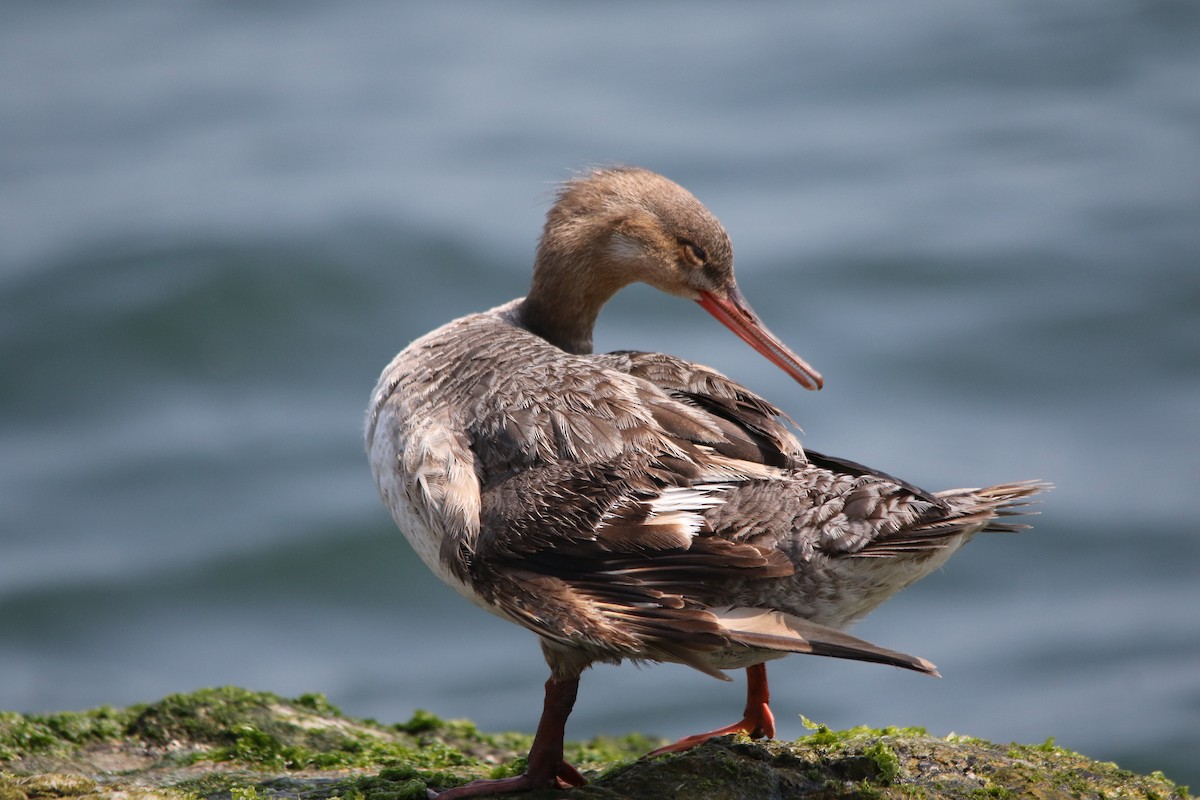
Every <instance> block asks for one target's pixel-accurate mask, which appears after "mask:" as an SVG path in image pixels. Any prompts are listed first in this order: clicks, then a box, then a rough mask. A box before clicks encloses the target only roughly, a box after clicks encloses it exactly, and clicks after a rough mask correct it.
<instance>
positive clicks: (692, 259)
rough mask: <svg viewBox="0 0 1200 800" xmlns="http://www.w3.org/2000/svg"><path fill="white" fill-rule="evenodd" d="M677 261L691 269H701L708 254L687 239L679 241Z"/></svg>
mask: <svg viewBox="0 0 1200 800" xmlns="http://www.w3.org/2000/svg"><path fill="white" fill-rule="evenodd" d="M679 260H680V261H682V262H683V263H685V264H690V265H691V266H693V267H702V266H704V264H705V263H706V262H707V261H708V253H706V252H704V248H703V247H701V246H700V245H698V244H696V243H695V242H689V241H688V240H687V239H680V240H679Z"/></svg>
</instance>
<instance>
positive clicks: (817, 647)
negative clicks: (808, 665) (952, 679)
mask: <svg viewBox="0 0 1200 800" xmlns="http://www.w3.org/2000/svg"><path fill="white" fill-rule="evenodd" d="M712 613H713V614H714V615H715V616H716V618H717V624H719V625H720V626H721V629H722V631H723V632H724V633H725V634H726V635H727V636H728V637H729V638H730V639H731V640H732V641H735V642H739V643H741V644H745V645H749V646H750V647H763V648H767V649H770V650H783V651H786V652H791V653H810V654H812V655H818V656H829V657H831V658H846V659H850V660H853V661H869V662H873V663H876V664H891V665H892V666H894V667H903V668H905V669H911V670H914V671H916V672H923V673H925V674H926V675H933V676H935V677H941V676H940V675H939V674H938V671H937V667H935V666H934V665H933V664H932V663H930V662H929V661H926V660H925V659H923V658H918V657H917V656H910V655H908V654H907V653H900V652H897V651H895V650H888V649H886V648H883V647H879V646H878V645H874V644H871V643H870V642H868V641H866V640H864V639H859V638H857V637H855V636H851V635H849V634H847V633H842V632H841V631H839V630H835V629H833V628H830V627H827V626H825V625H819V624H817V623H815V622H810V621H809V620H806V619H802V618H800V617H796V616H793V615H791V614H785V613H783V612H782V611H769V610H764V609H761V608H744V607H730V608H718V609H712Z"/></svg>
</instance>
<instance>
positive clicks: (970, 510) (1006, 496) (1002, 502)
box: [937, 480, 1054, 533]
mask: <svg viewBox="0 0 1200 800" xmlns="http://www.w3.org/2000/svg"><path fill="white" fill-rule="evenodd" d="M1053 488H1054V485H1053V484H1051V483H1047V482H1045V481H1037V480H1034V481H1016V482H1014V483H999V484H996V485H995V486H989V487H987V488H986V489H948V490H946V491H944V492H938V493H937V496H938V498H940V499H941V500H944V501H945V502H946V503H948V504H949V505H950V506H951V507H952V508H955V509H956V510H958V511H959V512H960V513H959V515H957V516H956V517H955V518H954V521H955V522H956V523H957V524H959V525H964V524H966V525H969V524H970V523H971V522H973V521H975V522H979V523H983V524H984V527H983V528H982V529H981V530H980V532H981V533H1012V532H1014V531H1021V530H1025V529H1027V528H1029V527H1030V526H1029V525H1028V524H1027V523H1024V522H1013V521H1012V518H1013V517H1027V516H1032V515H1034V514H1037V513H1038V512H1036V511H1030V510H1029V508H1028V507H1029V506H1030V505H1031V504H1032V503H1035V502H1036V501H1035V500H1034V499H1033V497H1034V496H1035V495H1037V494H1040V493H1042V492H1048V491H1050V490H1051V489H1053Z"/></svg>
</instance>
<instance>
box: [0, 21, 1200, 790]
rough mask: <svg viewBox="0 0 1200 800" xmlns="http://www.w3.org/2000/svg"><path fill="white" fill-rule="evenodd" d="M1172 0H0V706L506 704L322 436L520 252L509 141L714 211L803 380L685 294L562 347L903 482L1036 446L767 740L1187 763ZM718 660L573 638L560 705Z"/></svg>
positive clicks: (470, 620)
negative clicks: (1019, 746) (237, 698)
mask: <svg viewBox="0 0 1200 800" xmlns="http://www.w3.org/2000/svg"><path fill="white" fill-rule="evenodd" d="M1197 41H1200V6H1196V5H1195V4H1191V3H1186V2H1159V3H1138V4H1134V3H1096V2H1083V0H1080V1H1079V2H1065V3H1054V4H1049V3H1035V2H1013V3H1004V4H991V5H982V4H963V3H953V2H949V0H945V1H942V0H912V1H911V2H907V3H903V4H896V3H887V2H883V1H882V0H879V1H878V2H846V3H837V4H810V3H794V4H793V3H764V4H757V5H753V6H749V5H738V6H736V7H734V6H730V7H720V6H713V5H707V4H706V5H700V6H697V5H695V4H690V3H683V2H675V3H654V4H649V5H641V4H607V5H603V6H601V5H598V4H596V5H590V4H552V3H535V2H527V3H520V4H506V5H504V6H503V7H501V6H498V5H483V4H444V5H438V6H434V5H433V4H429V5H416V4H405V5H401V4H393V3H384V2H377V3H359V4H354V5H353V6H347V5H344V4H317V3H256V4H235V3H206V4H199V3H195V4H182V3H179V4H162V3H144V4H128V3H106V4H84V3H56V4H47V3H39V2H31V1H29V0H27V1H26V2H8V3H5V4H3V5H2V6H0V369H2V373H0V374H2V378H0V708H5V709H14V710H20V711H26V712H45V711H52V710H59V709H78V708H85V707H90V706H95V705H100V704H106V703H107V704H113V705H122V704H127V703H134V702H142V701H149V700H153V699H156V698H158V697H160V696H162V695H163V694H165V693H169V692H176V691H189V690H192V689H195V688H197V687H201V686H211V685H218V684H224V683H235V684H240V685H244V686H248V687H252V688H257V689H267V690H272V691H276V692H279V693H281V694H299V693H302V692H306V691H320V692H324V693H326V694H327V695H328V696H329V698H330V699H331V700H332V701H333V702H335V703H337V704H338V705H340V706H342V707H343V708H344V709H345V710H346V711H347V712H349V713H352V714H356V715H361V716H370V717H374V718H377V719H380V720H384V721H395V720H402V719H405V718H407V716H408V715H409V714H410V713H411V712H412V710H413V709H414V708H416V707H424V708H428V709H430V710H432V711H434V712H436V713H438V714H442V715H447V716H470V717H472V718H474V719H476V720H477V721H478V722H479V723H480V724H481V725H482V726H483V727H484V728H487V729H521V730H532V728H533V726H534V724H535V719H536V714H537V712H538V710H539V708H540V692H541V684H542V682H543V680H544V678H545V667H544V665H543V663H542V661H541V657H540V654H539V652H538V649H537V647H536V643H535V641H534V639H533V637H532V636H531V635H530V634H527V633H525V632H523V631H521V630H519V629H516V628H513V627H511V626H508V625H506V624H505V623H503V622H501V621H499V620H495V619H492V618H491V617H489V616H487V615H485V614H482V613H480V612H478V611H477V610H476V609H474V608H472V607H470V606H469V605H468V604H467V603H465V602H464V601H461V600H459V599H458V598H457V597H456V596H455V595H453V594H452V593H451V592H449V591H448V590H447V589H445V588H443V587H442V586H441V585H440V584H438V583H437V582H436V580H435V579H433V578H432V577H430V576H429V575H428V574H427V573H426V572H425V571H424V569H423V567H421V565H420V564H419V562H418V561H417V559H416V558H415V557H414V556H413V554H412V553H411V552H410V551H409V550H408V548H407V546H406V545H405V543H404V541H403V539H402V537H401V536H400V535H399V533H397V532H396V531H395V530H394V528H393V526H392V523H391V522H390V520H389V519H388V518H387V516H386V514H385V513H384V511H383V509H382V507H381V506H380V504H379V502H378V500H377V498H376V497H375V493H374V488H373V486H372V482H371V478H370V475H369V472H368V469H367V466H366V463H365V459H364V457H363V455H362V448H361V444H360V434H361V421H362V413H363V408H364V406H365V403H366V399H367V395H368V393H369V391H370V389H371V387H372V386H373V384H374V381H375V378H376V376H377V375H378V373H379V370H380V369H381V368H382V367H383V365H384V364H385V363H386V362H387V361H388V359H389V358H390V357H391V355H392V354H393V353H394V352H396V351H397V350H399V349H400V348H401V347H402V346H403V345H404V344H406V343H407V342H408V341H409V340H410V339H412V338H414V337H416V336H418V335H420V334H422V333H424V332H425V331H427V330H429V329H430V328H432V327H434V326H436V325H438V324H440V323H441V322H443V321H446V320H448V319H450V318H452V317H454V316H457V315H460V314H463V313H467V312H470V311H475V310H479V309H483V308H487V307H490V306H492V305H495V304H498V303H500V302H502V301H505V300H507V299H509V298H511V297H514V296H517V295H520V294H522V293H523V292H524V289H525V285H526V281H527V279H528V271H529V265H530V260H531V254H532V250H533V247H534V244H535V241H536V237H537V234H538V232H539V229H540V225H541V219H542V215H543V214H544V211H545V207H546V202H547V197H548V195H549V193H550V191H551V190H552V187H553V184H554V182H555V181H557V180H560V179H562V178H564V177H566V176H567V175H569V174H570V172H571V170H573V169H577V168H580V167H583V166H586V165H588V164H592V163H603V162H614V161H620V162H627V163H634V164H640V165H643V166H647V167H650V168H653V169H656V170H658V171H660V172H663V173H665V174H667V175H669V176H670V177H672V178H674V179H675V180H677V181H679V182H681V183H683V184H684V185H686V186H687V187H689V188H690V189H692V190H693V191H694V192H695V193H696V194H697V195H698V196H699V197H700V198H701V199H702V200H703V201H704V202H705V203H706V204H707V205H708V206H709V207H710V208H712V209H713V211H714V212H715V213H716V214H717V215H718V216H719V217H720V218H721V219H722V220H723V222H724V223H725V225H726V227H727V228H728V229H729V231H730V233H731V235H732V237H733V240H734V244H735V247H736V250H737V263H738V269H739V275H740V277H741V284H742V289H743V290H744V291H745V293H746V294H747V295H748V296H749V297H750V299H751V300H752V302H753V303H754V305H755V307H756V308H757V310H758V311H759V313H760V314H761V315H762V316H763V317H764V318H765V319H766V321H767V322H768V324H769V325H770V326H771V328H772V329H773V330H774V331H775V332H776V333H778V334H779V335H780V336H781V337H782V338H783V339H784V340H785V341H787V342H789V343H790V344H791V345H792V346H793V347H794V349H796V350H797V351H798V352H799V353H801V354H802V355H803V356H805V357H806V358H807V359H809V360H810V361H811V362H812V363H813V364H814V365H815V366H816V367H817V368H818V369H820V370H821V371H822V372H823V373H824V374H825V377H826V379H827V388H826V389H825V390H824V391H822V392H820V393H819V394H811V393H804V392H802V391H800V390H799V389H798V388H797V387H795V385H794V384H791V383H790V382H789V381H788V379H787V378H786V376H784V375H783V374H782V373H779V372H778V371H777V370H775V369H774V368H772V367H771V366H770V365H769V364H768V363H766V362H765V361H763V360H761V359H758V358H756V357H755V356H753V354H752V353H751V352H750V351H749V350H747V349H746V348H745V346H744V345H743V344H742V343H740V342H739V341H737V340H736V339H734V338H733V337H731V336H729V335H728V334H727V333H726V332H725V331H724V329H722V328H721V327H720V326H718V325H716V324H714V323H713V322H712V321H711V320H710V319H709V318H708V317H707V316H706V315H704V314H703V313H701V312H700V311H699V310H698V309H696V308H695V307H694V305H693V304H690V303H684V302H681V301H677V300H673V299H670V298H665V297H662V296H659V295H657V294H656V293H654V292H652V291H651V290H649V289H646V288H644V287H640V288H633V289H631V290H628V291H627V292H625V293H623V294H622V295H621V296H619V297H618V298H617V299H616V300H615V301H614V302H613V304H612V306H611V307H610V308H609V309H608V310H607V312H606V314H605V316H604V317H603V318H602V321H601V327H600V330H599V331H598V337H597V341H598V345H599V346H600V347H602V348H604V349H619V348H640V349H654V350H662V351H667V352H672V353H676V354H679V355H682V356H686V357H690V358H693V359H696V360H700V361H703V362H705V363H708V364H711V365H713V366H715V367H717V368H719V369H722V370H724V371H726V372H728V373H729V374H731V375H733V376H734V377H736V378H737V379H739V380H741V381H743V382H744V383H746V384H748V385H749V386H751V387H753V388H755V389H756V390H758V391H760V392H761V393H763V394H765V395H766V396H768V397H770V398H771V399H773V400H776V401H777V402H779V403H780V404H781V405H782V406H783V407H784V408H785V409H786V410H787V411H788V412H789V413H790V414H791V415H792V416H793V417H795V418H796V419H797V420H798V421H799V422H800V423H801V424H802V425H803V426H804V428H805V430H806V437H805V441H806V442H807V443H809V444H810V445H811V446H812V447H814V449H819V450H822V451H825V452H831V453H837V454H840V455H844V456H847V457H850V458H853V459H856V460H859V461H864V462H867V463H871V464H874V465H876V466H878V467H880V468H883V469H886V470H888V471H890V472H893V473H897V474H900V475H902V476H903V477H905V478H908V479H910V480H912V481H914V482H916V483H919V484H921V485H924V486H927V487H928V488H931V489H941V488H948V487H951V486H960V485H964V484H965V485H980V484H985V483H989V482H998V481H1003V480H1014V479H1022V478H1042V479H1047V480H1052V481H1054V482H1055V483H1056V484H1057V486H1058V488H1057V490H1056V491H1055V492H1054V493H1053V494H1052V495H1050V496H1049V497H1048V498H1047V499H1046V500H1045V502H1044V503H1043V504H1042V505H1041V506H1040V510H1041V512H1042V514H1041V516H1040V517H1038V518H1037V520H1036V522H1037V526H1036V529H1035V530H1034V531H1033V532H1030V533H1027V534H1020V535H1015V536H997V537H992V538H985V539H982V540H976V541H975V542H973V543H972V544H971V546H970V547H969V548H967V549H966V550H965V551H963V552H962V553H960V554H959V555H958V556H956V557H955V559H954V560H953V561H952V562H951V563H950V564H949V565H948V566H947V568H946V569H945V570H944V571H942V572H941V573H939V574H936V575H934V576H931V577H930V578H928V579H927V580H925V581H924V582H922V583H921V584H919V585H918V586H915V587H913V588H911V589H909V590H908V591H907V592H905V593H904V594H903V595H901V596H900V597H897V598H895V599H894V600H893V601H892V602H891V603H890V604H889V605H887V606H885V607H884V608H882V609H880V610H879V611H878V612H876V613H875V614H874V615H873V616H872V617H870V618H869V619H868V620H866V621H865V622H864V623H863V624H861V625H860V626H859V627H858V628H857V632H858V633H860V634H861V635H863V636H864V637H866V638H868V639H872V640H874V641H877V642H879V643H880V644H883V645H886V646H890V647H894V648H897V649H902V650H905V651H908V652H912V653H916V654H918V655H921V656H925V657H927V658H929V659H931V660H933V661H935V662H936V663H937V664H938V666H939V667H940V668H941V671H942V673H943V674H944V675H945V677H944V678H943V679H942V680H932V679H928V678H924V677H922V676H918V675H914V674H909V673H901V672H900V671H897V670H892V669H886V668H881V667H878V666H874V665H859V664H847V663H844V662H834V661H827V660H822V659H804V658H799V657H796V658H792V659H789V660H787V661H784V662H777V663H776V664H774V665H772V667H771V675H772V688H773V706H774V708H775V710H776V714H777V716H778V718H779V723H780V725H779V727H780V735H782V736H785V737H795V736H798V735H800V734H802V733H803V728H802V726H801V724H800V719H799V715H800V714H801V713H803V714H804V715H805V716H807V717H809V718H810V719H814V720H818V721H821V722H824V723H827V724H829V725H831V726H835V727H847V726H852V725H859V724H868V725H886V724H900V725H924V726H926V727H927V728H928V729H929V730H930V731H931V732H932V733H936V734H939V735H943V734H946V733H949V732H951V731H957V732H959V733H964V734H970V735H975V736H982V737H986V738H990V739H995V740H1000V741H1008V740H1015V741H1021V742H1041V741H1043V740H1045V739H1046V738H1047V737H1049V736H1054V737H1055V738H1056V740H1057V741H1058V743H1059V744H1061V745H1064V746H1067V747H1071V748H1074V749H1078V750H1081V751H1083V752H1085V753H1087V754H1089V755H1091V756H1094V757H1097V758H1101V759H1106V760H1115V761H1117V762H1118V763H1120V764H1121V765H1122V766H1125V767H1128V768H1131V769H1137V770H1143V771H1148V770H1153V769H1161V770H1163V771H1164V772H1166V774H1167V775H1168V776H1170V777H1173V778H1175V779H1176V780H1179V781H1182V782H1185V783H1191V784H1192V786H1193V787H1195V786H1197V785H1200V569H1198V565H1200V525H1198V524H1197V522H1196V519H1197V515H1196V512H1195V501H1196V497H1197V491H1198V489H1200V443H1198V441H1197V438H1198V437H1197V433H1198V431H1200V355H1198V353H1200V81H1198V80H1197V75H1200V49H1198V48H1197V47H1196V46H1195V43H1196V42H1197ZM741 693H742V684H741V680H740V677H739V680H738V683H736V684H728V685H727V684H720V683H718V682H716V681H713V680H712V679H710V678H707V677H705V676H703V675H700V674H698V673H693V672H690V671H688V670H686V669H684V668H682V667H675V666H660V667H654V668H650V669H644V670H637V669H635V668H633V667H629V666H625V667H621V668H612V667H603V668H599V669H596V670H595V671H593V672H591V673H589V674H588V675H586V676H585V682H584V685H583V688H582V692H581V700H580V705H579V708H578V710H577V712H576V714H575V716H574V717H573V718H572V721H571V726H570V729H569V735H571V736H573V737H585V736H589V735H592V734H594V733H597V732H624V731H629V730H642V731H647V732H652V733H658V734H662V735H665V736H679V735H683V734H686V733H694V732H696V731H698V730H701V729H707V728H711V727H713V726H715V725H718V724H724V723H727V722H729V721H731V720H732V719H733V718H734V717H735V716H736V714H737V713H738V712H740V709H741V703H742V697H741Z"/></svg>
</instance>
